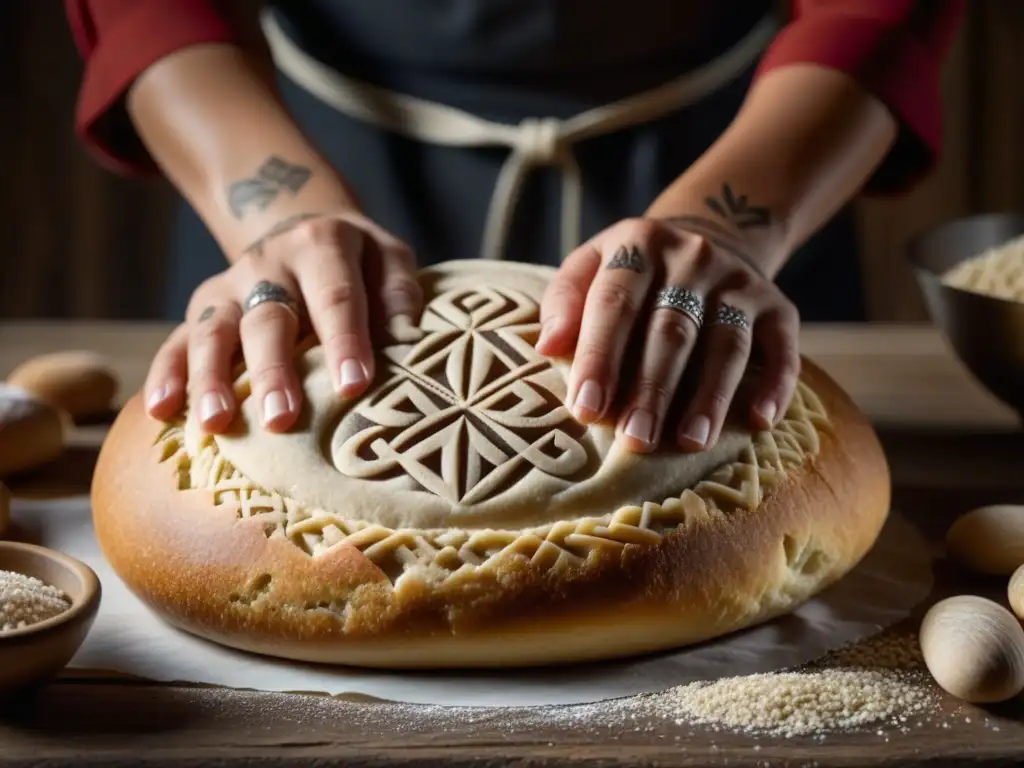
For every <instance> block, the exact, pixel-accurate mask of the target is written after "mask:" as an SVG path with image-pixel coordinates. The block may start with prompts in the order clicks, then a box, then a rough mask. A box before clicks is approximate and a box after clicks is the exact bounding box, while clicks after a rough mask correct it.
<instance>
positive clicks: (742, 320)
mask: <svg viewBox="0 0 1024 768" xmlns="http://www.w3.org/2000/svg"><path fill="white" fill-rule="evenodd" d="M711 324H712V325H732V326H735V327H736V328H739V329H740V330H743V331H749V330H750V318H748V317H747V315H746V313H745V312H743V311H742V310H740V309H737V308H736V307H734V306H732V305H731V304H720V305H719V307H718V309H717V310H715V319H714V320H713V321H712V322H711Z"/></svg>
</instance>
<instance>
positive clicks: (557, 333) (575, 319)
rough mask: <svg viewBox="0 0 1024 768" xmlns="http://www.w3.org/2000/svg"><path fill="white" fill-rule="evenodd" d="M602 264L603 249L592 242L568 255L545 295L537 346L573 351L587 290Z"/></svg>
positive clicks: (549, 350) (548, 351) (554, 351)
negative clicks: (598, 248) (600, 249)
mask: <svg viewBox="0 0 1024 768" xmlns="http://www.w3.org/2000/svg"><path fill="white" fill-rule="evenodd" d="M600 268H601V253H600V251H598V250H597V249H596V248H595V247H594V246H593V245H591V244H589V243H588V244H586V245H583V246H581V247H580V248H577V249H576V250H575V251H573V252H572V253H570V254H569V255H568V256H566V257H565V260H564V261H563V262H562V264H561V266H560V267H559V268H558V272H557V274H556V275H555V276H554V278H552V280H551V282H550V283H548V286H547V288H546V289H545V290H544V297H543V298H542V299H541V304H540V337H539V338H538V339H537V344H536V349H537V351H538V352H540V353H541V354H542V355H568V354H569V353H571V352H572V349H573V347H574V346H575V344H576V339H577V338H578V336H579V332H580V324H581V323H582V322H583V309H584V307H585V305H586V300H587V292H588V291H589V290H590V286H591V284H592V283H593V282H594V277H595V276H596V275H597V272H598V270H599V269H600Z"/></svg>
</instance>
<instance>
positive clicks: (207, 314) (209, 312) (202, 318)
mask: <svg viewBox="0 0 1024 768" xmlns="http://www.w3.org/2000/svg"><path fill="white" fill-rule="evenodd" d="M216 311H217V308H216V307H207V308H206V309H204V310H203V311H202V312H200V313H199V317H198V318H197V320H196V322H198V323H205V322H206V321H207V320H209V319H210V318H211V317H213V313H214V312H216Z"/></svg>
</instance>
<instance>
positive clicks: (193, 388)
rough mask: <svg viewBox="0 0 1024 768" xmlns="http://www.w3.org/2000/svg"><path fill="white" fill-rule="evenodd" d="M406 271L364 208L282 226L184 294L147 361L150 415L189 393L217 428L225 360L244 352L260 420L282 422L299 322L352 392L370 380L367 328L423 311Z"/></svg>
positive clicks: (228, 369)
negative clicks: (181, 310)
mask: <svg viewBox="0 0 1024 768" xmlns="http://www.w3.org/2000/svg"><path fill="white" fill-rule="evenodd" d="M415 269H416V268H415V262H414V258H413V254H412V251H411V250H410V249H409V247H408V246H406V245H405V244H404V243H402V242H401V241H399V240H398V239H396V238H395V237H394V236H392V235H391V234H389V233H387V232H385V231H384V230H383V229H381V228H380V227H379V226H378V225H376V224H374V223H373V222H372V221H370V220H369V219H367V218H365V217H363V216H361V215H358V214H355V213H348V212H346V213H344V214H338V215H334V216H318V217H296V218H295V219H293V220H291V221H286V222H283V223H282V224H281V225H279V226H278V227H274V228H273V229H272V230H271V231H270V232H269V233H268V235H267V236H265V237H264V238H262V239H261V240H260V242H259V243H257V245H256V246H254V247H251V248H249V249H248V252H247V253H246V255H244V256H243V257H242V258H240V259H238V260H237V261H235V263H234V264H232V265H231V266H230V267H229V268H228V269H227V270H225V271H224V272H222V273H220V274H218V275H215V276H214V277H211V278H210V279H208V280H207V281H206V282H204V283H202V284H201V285H200V286H199V287H198V288H197V289H196V291H195V292H194V293H193V295H192V299H191V301H190V302H189V307H188V310H187V311H186V316H185V322H184V323H183V324H182V325H180V326H179V327H178V328H177V329H176V330H175V331H174V333H173V334H171V336H170V337H169V338H168V340H167V341H166V342H165V343H164V345H163V346H162V347H161V348H160V350H159V352H158V353H157V355H156V357H155V359H154V361H153V364H152V366H151V368H150V371H149V376H148V378H147V381H146V386H145V397H146V404H147V409H148V411H149V413H150V414H151V415H152V416H154V417H155V418H158V419H168V418H170V417H172V416H173V415H174V414H175V413H177V412H178V411H179V409H180V408H181V407H182V405H183V404H184V397H185V393H186V391H187V392H188V394H189V401H190V404H191V407H192V408H195V409H197V412H198V414H199V418H200V420H201V422H202V425H203V427H204V428H205V429H206V430H207V431H209V432H219V431H222V430H224V429H225V428H227V426H228V425H229V424H230V423H231V421H232V418H233V417H234V412H235V408H236V407H237V403H236V402H235V399H234V397H233V390H232V381H233V377H232V368H233V367H234V365H235V364H236V363H237V362H239V352H241V357H242V358H243V359H244V361H245V365H246V368H247V370H248V371H249V374H250V377H251V381H252V394H253V396H254V397H256V398H257V399H256V402H257V403H258V404H259V415H260V419H261V421H262V423H263V425H264V426H265V427H267V428H268V429H271V430H273V431H285V430H287V429H289V428H290V427H291V426H292V425H293V424H294V423H295V420H296V417H297V416H298V414H299V412H300V404H301V398H302V389H301V387H300V385H299V381H298V376H297V374H296V371H295V368H294V365H293V359H294V357H293V356H294V352H295V349H296V343H297V341H298V340H299V338H300V334H302V333H303V332H304V331H305V330H307V329H311V330H312V331H314V332H315V333H316V335H317V337H318V338H319V339H320V342H321V344H322V345H323V348H324V354H325V356H326V361H327V364H328V366H329V370H330V373H331V376H332V378H333V382H334V386H335V388H336V390H337V391H338V392H339V393H340V394H341V395H343V396H346V397H352V396H355V395H358V394H360V393H361V392H363V391H364V390H365V389H366V387H367V386H368V385H369V383H370V381H372V379H373V376H374V356H373V350H372V344H371V335H370V328H371V327H380V326H379V325H377V323H383V322H386V320H387V319H388V318H390V317H393V316H395V315H408V316H416V315H417V314H418V313H419V311H420V308H421V304H422V293H421V289H420V286H419V283H418V281H417V280H416V277H415Z"/></svg>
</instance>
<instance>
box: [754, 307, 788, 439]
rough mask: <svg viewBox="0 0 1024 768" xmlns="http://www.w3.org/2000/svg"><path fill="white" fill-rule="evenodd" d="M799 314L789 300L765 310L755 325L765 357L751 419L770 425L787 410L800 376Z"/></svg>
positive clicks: (756, 339)
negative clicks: (787, 302) (788, 302)
mask: <svg viewBox="0 0 1024 768" xmlns="http://www.w3.org/2000/svg"><path fill="white" fill-rule="evenodd" d="M799 333H800V317H799V315H798V314H797V312H796V309H795V308H793V307H792V305H790V304H784V305H779V306H778V307H777V308H775V309H772V310H770V311H768V312H764V313H762V314H761V316H760V317H758V319H757V322H756V323H755V325H754V336H753V340H754V345H755V346H756V348H757V349H758V350H759V351H760V353H761V355H762V356H763V358H764V368H763V370H762V371H761V374H760V376H759V377H758V382H757V385H756V387H755V389H754V395H753V398H752V401H751V402H752V405H751V419H752V420H753V422H754V424H755V425H756V426H757V427H759V428H760V429H771V428H772V427H774V426H775V425H776V424H777V423H778V420H779V419H780V418H781V417H782V416H783V415H784V414H785V413H786V410H787V409H788V408H789V403H790V401H791V400H792V398H793V393H794V392H795V391H796V385H797V381H798V379H799V377H800V350H799Z"/></svg>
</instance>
